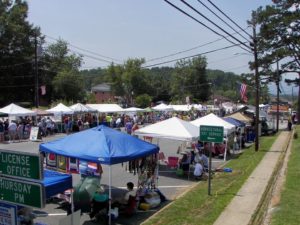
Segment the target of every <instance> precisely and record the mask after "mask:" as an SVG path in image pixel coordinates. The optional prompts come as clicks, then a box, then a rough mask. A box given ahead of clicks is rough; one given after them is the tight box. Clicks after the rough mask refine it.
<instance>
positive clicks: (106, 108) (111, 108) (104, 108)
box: [87, 104, 124, 113]
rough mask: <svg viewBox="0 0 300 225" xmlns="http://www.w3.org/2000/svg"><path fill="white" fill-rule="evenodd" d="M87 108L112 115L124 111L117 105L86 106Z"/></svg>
mask: <svg viewBox="0 0 300 225" xmlns="http://www.w3.org/2000/svg"><path fill="white" fill-rule="evenodd" d="M87 106H88V107H91V108H92V109H95V110H97V111H98V112H102V113H114V112H123V111H124V109H123V108H122V107H120V106H119V105H117V104H87Z"/></svg>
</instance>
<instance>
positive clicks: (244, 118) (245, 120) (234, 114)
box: [225, 112, 252, 123]
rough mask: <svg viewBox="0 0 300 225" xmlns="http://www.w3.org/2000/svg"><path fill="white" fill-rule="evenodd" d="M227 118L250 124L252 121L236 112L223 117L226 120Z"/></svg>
mask: <svg viewBox="0 0 300 225" xmlns="http://www.w3.org/2000/svg"><path fill="white" fill-rule="evenodd" d="M228 117H230V118H233V119H236V120H239V121H241V122H244V123H251V121H252V119H251V118H249V117H248V116H245V115H244V114H242V113H240V112H236V113H233V114H231V115H228V116H225V118H228Z"/></svg>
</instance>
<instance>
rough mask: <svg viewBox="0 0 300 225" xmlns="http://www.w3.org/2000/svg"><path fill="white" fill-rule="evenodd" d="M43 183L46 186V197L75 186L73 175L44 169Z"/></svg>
mask: <svg viewBox="0 0 300 225" xmlns="http://www.w3.org/2000/svg"><path fill="white" fill-rule="evenodd" d="M42 183H43V185H44V187H45V192H46V199H48V198H50V197H52V196H53V195H56V194H58V193H62V192H64V191H65V190H67V189H70V188H72V187H73V186H72V176H71V175H69V174H64V173H59V172H56V171H52V170H44V179H43V181H42Z"/></svg>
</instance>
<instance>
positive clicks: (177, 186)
mask: <svg viewBox="0 0 300 225" xmlns="http://www.w3.org/2000/svg"><path fill="white" fill-rule="evenodd" d="M189 186H190V185H174V186H173V185H170V186H160V185H159V186H158V188H187V187H189ZM111 189H127V187H112V188H111Z"/></svg>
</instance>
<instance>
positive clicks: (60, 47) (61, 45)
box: [39, 40, 84, 102]
mask: <svg viewBox="0 0 300 225" xmlns="http://www.w3.org/2000/svg"><path fill="white" fill-rule="evenodd" d="M81 63H82V57H81V56H78V55H76V54H71V53H70V50H69V48H68V43H67V42H66V41H64V40H58V41H57V42H56V43H54V44H51V45H49V46H48V48H46V50H45V52H44V54H43V56H42V57H41V62H40V70H41V72H40V76H39V83H40V84H43V85H45V86H46V87H47V94H46V98H47V100H48V101H49V102H50V101H54V100H56V99H66V100H68V101H72V100H74V101H82V100H83V98H84V80H83V77H82V75H81V74H80V73H79V67H80V66H81Z"/></svg>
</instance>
